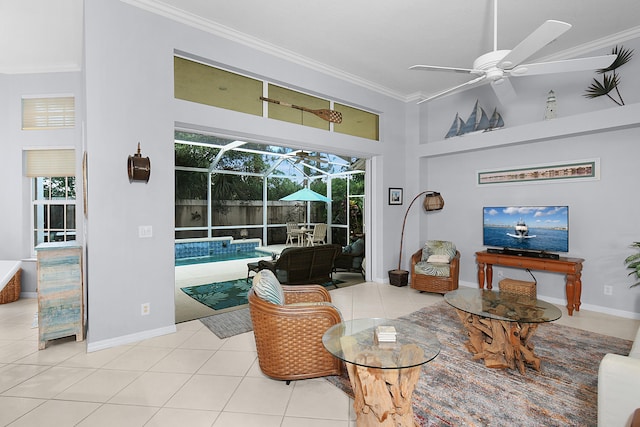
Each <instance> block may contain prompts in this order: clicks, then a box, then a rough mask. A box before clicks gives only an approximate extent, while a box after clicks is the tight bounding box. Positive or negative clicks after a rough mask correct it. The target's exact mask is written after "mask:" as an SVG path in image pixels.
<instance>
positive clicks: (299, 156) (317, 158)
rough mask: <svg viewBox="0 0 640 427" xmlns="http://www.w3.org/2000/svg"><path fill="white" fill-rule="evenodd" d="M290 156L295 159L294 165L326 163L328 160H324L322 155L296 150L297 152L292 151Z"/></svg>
mask: <svg viewBox="0 0 640 427" xmlns="http://www.w3.org/2000/svg"><path fill="white" fill-rule="evenodd" d="M290 154H291V157H296V160H295V162H294V163H296V164H297V163H300V162H303V161H314V162H318V163H327V162H328V159H326V158H325V157H323V156H322V154H320V153H317V152H316V153H312V152H309V151H304V150H298V151H294V152H292V153H290Z"/></svg>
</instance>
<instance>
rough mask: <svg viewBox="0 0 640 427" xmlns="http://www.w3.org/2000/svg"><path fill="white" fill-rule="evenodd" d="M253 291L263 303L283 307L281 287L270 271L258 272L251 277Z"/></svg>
mask: <svg viewBox="0 0 640 427" xmlns="http://www.w3.org/2000/svg"><path fill="white" fill-rule="evenodd" d="M253 291H254V292H255V293H256V295H257V296H258V298H260V299H262V300H264V301H267V302H270V303H272V304H277V305H284V291H283V290H282V285H281V284H280V282H278V279H277V278H276V276H275V275H274V274H273V272H272V271H271V270H260V271H259V272H258V273H257V274H256V275H255V276H253Z"/></svg>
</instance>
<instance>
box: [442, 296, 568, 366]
mask: <svg viewBox="0 0 640 427" xmlns="http://www.w3.org/2000/svg"><path fill="white" fill-rule="evenodd" d="M444 300H445V301H446V302H447V303H449V305H451V306H452V307H454V308H455V309H456V312H457V313H458V317H459V318H460V320H461V321H462V324H463V325H464V327H465V328H466V329H467V334H468V337H469V340H468V341H467V342H466V343H465V346H466V347H467V349H468V350H469V351H470V352H471V353H473V354H474V359H484V363H485V365H486V366H487V367H489V368H511V369H514V368H516V367H517V368H518V370H519V371H520V373H522V374H524V373H525V364H526V365H530V366H531V367H533V368H534V369H535V370H537V371H539V370H540V358H539V357H538V356H536V355H535V353H534V352H533V344H532V343H531V342H530V341H529V340H530V338H531V337H532V336H533V334H534V333H535V331H536V329H537V328H538V325H539V324H541V323H547V322H553V321H554V320H558V319H559V318H560V317H561V316H562V312H561V311H560V309H559V308H558V307H556V306H554V305H553V304H550V303H548V302H546V301H541V300H539V299H537V298H531V297H529V296H525V295H520V294H516V293H511V292H494V291H491V290H488V289H474V288H462V289H457V290H455V291H451V292H448V293H446V294H445V296H444Z"/></svg>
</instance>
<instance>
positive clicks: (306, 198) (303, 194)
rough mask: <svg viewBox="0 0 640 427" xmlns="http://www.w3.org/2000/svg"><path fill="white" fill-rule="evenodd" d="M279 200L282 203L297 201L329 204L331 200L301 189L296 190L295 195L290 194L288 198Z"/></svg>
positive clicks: (309, 190)
mask: <svg viewBox="0 0 640 427" xmlns="http://www.w3.org/2000/svg"><path fill="white" fill-rule="evenodd" d="M280 200H284V201H289V202H293V201H298V202H325V203H326V202H330V201H331V199H330V198H328V197H327V196H323V195H322V194H320V193H316V192H315V191H313V190H311V189H309V188H303V189H302V190H298V191H296V192H295V193H291V194H289V195H288V196H285V197H283V198H281V199H280Z"/></svg>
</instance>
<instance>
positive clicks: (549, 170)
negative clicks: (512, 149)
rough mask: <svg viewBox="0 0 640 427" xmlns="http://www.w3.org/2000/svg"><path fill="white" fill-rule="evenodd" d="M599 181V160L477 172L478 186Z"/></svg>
mask: <svg viewBox="0 0 640 427" xmlns="http://www.w3.org/2000/svg"><path fill="white" fill-rule="evenodd" d="M598 179H600V159H588V160H576V161H569V162H561V163H550V164H541V165H531V166H519V167H514V168H509V169H492V170H483V171H478V181H477V184H478V185H493V184H530V183H543V182H547V183H548V182H564V181H574V180H580V181H584V180H598Z"/></svg>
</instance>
